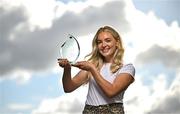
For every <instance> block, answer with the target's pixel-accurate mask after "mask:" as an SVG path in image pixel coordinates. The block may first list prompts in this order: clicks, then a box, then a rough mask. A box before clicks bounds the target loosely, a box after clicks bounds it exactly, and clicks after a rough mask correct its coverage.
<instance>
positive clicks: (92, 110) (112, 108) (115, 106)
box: [83, 103, 124, 114]
mask: <svg viewBox="0 0 180 114" xmlns="http://www.w3.org/2000/svg"><path fill="white" fill-rule="evenodd" d="M83 114H124V107H123V104H122V103H112V104H107V105H99V106H92V105H87V104H86V105H85V107H84V110H83Z"/></svg>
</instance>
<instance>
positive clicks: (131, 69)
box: [119, 63, 135, 77]
mask: <svg viewBox="0 0 180 114" xmlns="http://www.w3.org/2000/svg"><path fill="white" fill-rule="evenodd" d="M119 73H128V74H130V75H131V76H133V77H134V76H135V67H134V65H133V64H132V63H128V64H124V65H123V66H122V67H121V68H120V69H119Z"/></svg>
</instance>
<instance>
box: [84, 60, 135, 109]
mask: <svg viewBox="0 0 180 114" xmlns="http://www.w3.org/2000/svg"><path fill="white" fill-rule="evenodd" d="M110 65H111V63H106V64H104V65H103V67H102V68H101V70H100V73H101V75H102V76H103V78H104V79H106V80H107V81H109V82H110V83H113V81H114V79H115V78H116V76H118V75H119V74H121V73H128V74H130V75H131V76H132V77H134V76H135V68H134V66H133V64H126V65H124V66H123V67H122V68H121V69H119V70H118V71H117V72H116V73H114V74H112V73H111V72H110ZM124 92H125V91H123V92H121V93H119V94H118V95H117V96H115V97H113V98H108V97H107V96H106V95H105V94H104V93H103V91H102V90H101V88H100V87H99V86H98V85H97V83H96V81H95V80H94V78H93V77H92V76H91V79H90V80H89V89H88V94H87V99H86V104H88V105H93V106H98V105H104V104H110V103H123V96H124Z"/></svg>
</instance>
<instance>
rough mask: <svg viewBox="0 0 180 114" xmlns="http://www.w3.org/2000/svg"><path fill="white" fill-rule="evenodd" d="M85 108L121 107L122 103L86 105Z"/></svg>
mask: <svg viewBox="0 0 180 114" xmlns="http://www.w3.org/2000/svg"><path fill="white" fill-rule="evenodd" d="M86 107H87V108H113V107H123V103H111V104H105V105H98V106H93V105H88V104H86Z"/></svg>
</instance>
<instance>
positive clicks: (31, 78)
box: [0, 0, 180, 114]
mask: <svg viewBox="0 0 180 114" xmlns="http://www.w3.org/2000/svg"><path fill="white" fill-rule="evenodd" d="M179 5H180V1H178V0H132V1H131V0H102V1H101V0H99V1H93V0H74V1H67V0H65V1H60V0H46V1H44V0H17V1H16V0H14V1H11V2H9V1H8V0H3V1H2V4H0V12H1V16H0V30H1V31H0V35H1V36H0V37H1V38H0V113H1V114H46V113H49V114H50V113H53V114H79V113H81V111H82V108H83V106H84V101H85V98H86V93H87V86H88V85H85V86H83V87H81V88H79V89H78V90H76V91H75V92H72V93H70V94H65V93H64V92H63V90H62V84H61V78H62V77H61V76H62V69H61V68H59V67H58V65H57V61H56V60H57V58H58V49H57V47H56V45H57V43H58V42H63V41H64V37H65V36H66V35H67V34H68V33H73V34H74V35H75V36H77V38H78V41H79V42H80V46H81V47H82V48H81V55H80V58H79V60H83V57H84V56H85V55H86V54H87V53H88V52H90V49H91V44H90V43H89V42H90V41H91V40H92V38H93V35H94V33H95V32H96V30H97V29H98V28H99V27H100V26H104V25H107V24H108V25H111V26H113V27H115V28H116V29H117V30H118V31H120V33H121V36H122V38H123V41H124V44H125V48H126V52H125V62H132V63H133V64H134V65H135V67H136V81H135V83H133V84H132V85H131V86H130V87H129V88H128V91H127V92H126V94H125V100H124V102H125V107H126V112H127V113H128V114H135V113H138V114H150V113H151V114H152V113H161V114H166V113H172V114H178V113H180V110H179V109H178V108H176V107H177V106H179V105H180V99H179V97H178V95H180V91H179V89H178V88H179V87H180V83H179V82H180V69H179V68H180V65H179V63H180V60H179V59H178V58H179V57H180V54H179V53H180V46H179V42H180V39H179V37H180V27H179V23H180V15H179V14H178V11H179V10H180V6H179ZM5 6H6V7H5ZM75 9H76V10H75ZM84 47H86V48H84ZM72 72H73V73H72V74H75V73H76V72H78V69H75V68H73V71H72ZM166 101H168V103H167V102H166ZM169 103H171V106H169ZM75 106H76V107H75Z"/></svg>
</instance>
